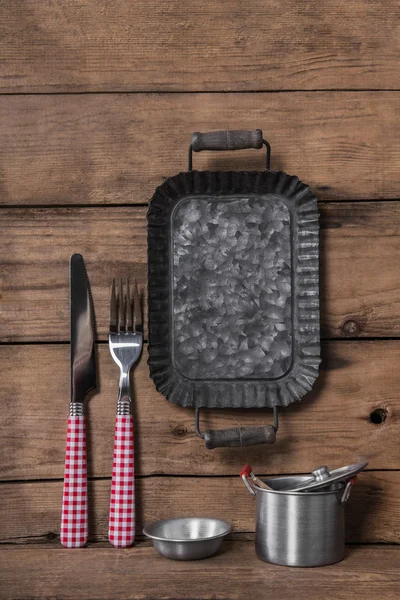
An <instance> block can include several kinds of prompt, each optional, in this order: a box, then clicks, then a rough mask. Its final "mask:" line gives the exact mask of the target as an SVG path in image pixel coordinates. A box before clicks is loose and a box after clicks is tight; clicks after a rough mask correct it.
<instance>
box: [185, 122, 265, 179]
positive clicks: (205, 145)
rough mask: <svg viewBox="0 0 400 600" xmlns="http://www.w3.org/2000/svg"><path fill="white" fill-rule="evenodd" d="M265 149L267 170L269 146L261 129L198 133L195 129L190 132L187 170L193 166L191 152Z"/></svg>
mask: <svg viewBox="0 0 400 600" xmlns="http://www.w3.org/2000/svg"><path fill="white" fill-rule="evenodd" d="M263 145H264V146H265V147H266V149H267V170H268V171H269V168H270V163H271V146H270V144H269V142H267V141H266V140H264V138H263V132H262V130H261V129H254V130H252V131H246V130H233V129H231V130H225V131H209V132H207V133H200V131H195V132H194V133H193V134H192V143H191V144H190V146H189V161H188V171H191V170H192V167H193V157H192V153H193V152H202V151H203V150H217V151H226V150H245V149H246V148H255V149H256V150H259V149H260V148H262V147H263Z"/></svg>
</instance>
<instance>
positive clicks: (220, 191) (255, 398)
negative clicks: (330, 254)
mask: <svg viewBox="0 0 400 600" xmlns="http://www.w3.org/2000/svg"><path fill="white" fill-rule="evenodd" d="M230 194H244V195H248V194H255V195H261V194H262V195H264V194H278V195H281V196H283V197H284V198H286V200H288V201H289V202H291V203H292V206H293V208H294V214H295V215H296V219H295V225H296V228H295V234H294V235H295V237H296V240H297V244H296V255H297V260H296V265H295V268H294V271H293V272H294V276H295V302H296V304H297V322H298V326H297V330H296V332H295V336H294V337H295V339H294V346H293V348H294V360H293V363H292V367H291V369H290V371H289V372H288V373H287V374H286V375H284V376H282V377H281V378H279V379H276V380H270V381H267V380H252V379H243V380H238V379H236V380H232V381H229V380H226V379H225V380H222V381H218V380H212V381H205V380H197V381H196V380H190V379H187V378H185V377H184V376H183V375H181V374H180V373H179V372H178V371H177V370H176V369H175V368H174V365H173V361H172V352H171V340H172V332H171V331H170V319H169V302H170V294H169V286H170V273H169V269H170V266H169V248H170V226H169V225H170V217H171V212H172V210H173V208H174V206H175V205H176V203H177V202H178V201H179V200H181V199H182V198H183V197H185V196H188V195H191V196H192V195H194V196H195V195H209V196H212V197H215V196H225V195H230ZM147 232H148V233H147V235H148V311H149V358H148V365H149V368H150V376H151V378H152V379H153V381H154V383H155V385H156V388H157V390H158V391H159V392H161V393H162V394H163V395H164V396H165V397H166V398H167V399H168V400H169V401H170V402H173V403H176V404H180V405H181V406H193V407H208V408H228V407H229V408H264V407H274V406H288V405H289V404H291V403H292V402H296V401H299V400H301V398H302V397H303V396H304V394H306V393H307V392H308V391H310V390H311V388H312V386H313V384H314V382H315V380H316V378H317V377H318V372H319V364H320V362H321V359H320V325H319V212H318V206H317V199H316V198H315V196H314V195H313V193H312V192H311V190H310V188H309V187H308V186H307V185H305V184H304V183H302V182H301V181H300V180H299V178H298V177H296V176H290V175H287V174H286V173H283V172H282V171H278V172H275V171H264V172H258V171H256V172H237V171H233V172H218V171H217V172H214V171H192V172H189V173H179V174H178V175H175V176H174V177H169V178H168V179H166V180H165V182H164V183H163V184H162V185H160V186H159V187H158V188H157V189H156V191H155V193H154V196H153V198H152V200H151V202H150V204H149V210H148V213H147Z"/></svg>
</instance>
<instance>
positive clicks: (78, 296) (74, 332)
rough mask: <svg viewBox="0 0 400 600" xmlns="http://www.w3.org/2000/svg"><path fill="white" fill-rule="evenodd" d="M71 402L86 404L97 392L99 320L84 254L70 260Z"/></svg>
mask: <svg viewBox="0 0 400 600" xmlns="http://www.w3.org/2000/svg"><path fill="white" fill-rule="evenodd" d="M70 301H71V402H79V403H82V402H83V401H84V399H85V396H86V394H87V393H88V392H89V391H90V390H93V389H96V360H95V350H94V347H95V324H94V323H95V321H94V310H93V302H92V297H91V292H90V286H89V279H88V276H87V273H86V268H85V263H84V261H83V257H82V256H81V255H80V254H73V255H72V256H71V261H70Z"/></svg>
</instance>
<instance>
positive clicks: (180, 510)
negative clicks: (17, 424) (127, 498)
mask: <svg viewBox="0 0 400 600" xmlns="http://www.w3.org/2000/svg"><path fill="white" fill-rule="evenodd" d="M62 485H63V484H62V482H61V481H54V482H35V483H9V484H7V483H2V484H1V487H0V490H1V497H2V502H1V504H0V524H1V525H0V543H16V544H26V543H37V542H39V541H48V540H49V539H53V540H54V543H55V544H58V543H59V533H60V499H61V497H62ZM110 485H111V482H110V481H109V480H94V481H90V482H89V507H90V527H89V529H90V540H91V541H107V540H108V535H107V534H108V509H109V503H110ZM136 497H137V503H136V517H137V534H138V535H140V534H141V533H142V527H143V525H144V524H145V523H150V522H152V521H155V520H157V519H170V518H172V517H185V516H187V517H189V516H192V515H193V514H194V513H196V515H198V516H210V515H212V516H215V517H218V518H220V519H225V520H226V521H228V522H229V523H231V524H232V526H233V534H235V535H236V534H242V533H248V532H251V533H254V528H255V503H254V502H253V500H252V498H251V497H250V496H249V495H248V492H247V490H246V489H245V487H244V486H243V483H242V481H241V480H240V479H239V477H237V476H236V477H200V478H192V477H146V478H139V479H136ZM44 498H45V499H46V501H45V502H44V501H43V499H44ZM346 525H347V527H346V534H347V536H346V537H347V541H348V542H353V543H367V542H389V543H399V542H400V471H387V472H385V471H377V472H365V473H362V475H360V476H359V477H358V479H357V484H356V485H355V486H354V488H353V492H352V497H351V499H350V500H349V502H348V504H347V507H346Z"/></svg>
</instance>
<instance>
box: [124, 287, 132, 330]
mask: <svg viewBox="0 0 400 600" xmlns="http://www.w3.org/2000/svg"><path fill="white" fill-rule="evenodd" d="M129 287H130V281H129V277H127V278H126V305H125V331H126V332H128V331H133V314H132V304H131V295H130V290H129Z"/></svg>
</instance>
